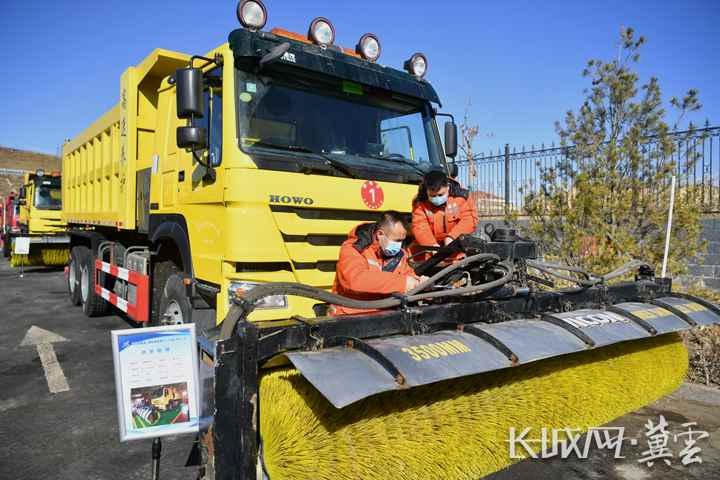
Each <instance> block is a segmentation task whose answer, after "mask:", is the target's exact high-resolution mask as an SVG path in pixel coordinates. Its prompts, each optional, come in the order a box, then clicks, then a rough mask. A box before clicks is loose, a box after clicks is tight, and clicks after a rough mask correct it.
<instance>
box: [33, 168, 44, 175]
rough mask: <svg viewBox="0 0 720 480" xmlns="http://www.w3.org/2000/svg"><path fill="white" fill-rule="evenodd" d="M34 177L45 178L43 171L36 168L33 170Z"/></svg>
mask: <svg viewBox="0 0 720 480" xmlns="http://www.w3.org/2000/svg"><path fill="white" fill-rule="evenodd" d="M35 176H38V177H44V176H45V170H43V169H42V168H38V169H37V170H35Z"/></svg>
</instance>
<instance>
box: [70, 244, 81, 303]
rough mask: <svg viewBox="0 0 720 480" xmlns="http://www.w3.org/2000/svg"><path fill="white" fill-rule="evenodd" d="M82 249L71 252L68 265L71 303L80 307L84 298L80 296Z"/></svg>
mask: <svg viewBox="0 0 720 480" xmlns="http://www.w3.org/2000/svg"><path fill="white" fill-rule="evenodd" d="M80 248H81V247H73V248H72V250H71V251H70V263H69V265H68V275H67V282H68V295H69V297H70V303H72V304H73V305H80V304H81V303H82V298H81V296H80V259H81V256H82V253H81V251H80V250H79V249H80Z"/></svg>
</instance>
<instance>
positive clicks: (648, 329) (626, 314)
mask: <svg viewBox="0 0 720 480" xmlns="http://www.w3.org/2000/svg"><path fill="white" fill-rule="evenodd" d="M605 310H607V311H608V312H612V313H617V314H618V315H621V316H623V317H625V318H627V319H629V320H631V321H632V322H633V323H634V324H636V325H637V326H638V327H640V328H642V329H643V330H645V331H646V332H648V333H649V334H650V335H657V333H658V332H657V329H656V328H655V327H653V326H652V325H651V324H650V322H648V321H647V320H645V319H642V318H640V317H638V316H637V315H635V314H634V313H632V312H630V311H627V310H623V309H621V308H619V307H616V306H615V305H608V306H607V307H605Z"/></svg>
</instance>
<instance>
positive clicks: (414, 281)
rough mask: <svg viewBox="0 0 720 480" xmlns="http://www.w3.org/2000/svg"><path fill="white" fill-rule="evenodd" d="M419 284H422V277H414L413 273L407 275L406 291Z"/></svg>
mask: <svg viewBox="0 0 720 480" xmlns="http://www.w3.org/2000/svg"><path fill="white" fill-rule="evenodd" d="M418 285H420V279H418V278H417V277H413V276H412V275H408V276H407V277H405V293H407V292H409V291H410V290H412V289H413V288H415V287H417V286H418Z"/></svg>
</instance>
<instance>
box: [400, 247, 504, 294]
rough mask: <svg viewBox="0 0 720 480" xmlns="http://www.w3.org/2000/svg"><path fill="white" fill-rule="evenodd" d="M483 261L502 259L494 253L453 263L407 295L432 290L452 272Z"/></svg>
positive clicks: (478, 255) (482, 254)
mask: <svg viewBox="0 0 720 480" xmlns="http://www.w3.org/2000/svg"><path fill="white" fill-rule="evenodd" d="M481 260H496V261H500V257H498V256H497V255H495V254H493V253H479V254H477V255H472V256H470V257H465V258H463V259H462V260H459V261H458V262H456V263H453V264H451V265H448V266H447V267H445V268H443V269H442V270H440V271H439V272H438V273H436V274H435V275H433V276H432V277H430V278H428V279H427V280H425V281H424V282H422V283H420V284H419V285H418V286H416V287H415V288H413V289H411V290H408V292H407V295H408V296H410V295H414V294H416V293H417V292H422V291H423V290H425V289H427V288H430V287H431V286H433V285H435V284H436V283H437V281H438V280H440V279H441V278H443V277H445V276H446V275H448V274H449V273H451V272H454V271H455V270H457V269H459V268H462V267H465V266H467V265H470V264H471V263H475V262H479V261H481Z"/></svg>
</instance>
